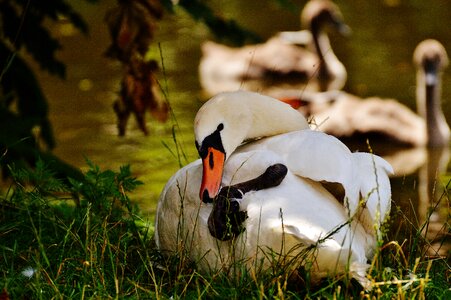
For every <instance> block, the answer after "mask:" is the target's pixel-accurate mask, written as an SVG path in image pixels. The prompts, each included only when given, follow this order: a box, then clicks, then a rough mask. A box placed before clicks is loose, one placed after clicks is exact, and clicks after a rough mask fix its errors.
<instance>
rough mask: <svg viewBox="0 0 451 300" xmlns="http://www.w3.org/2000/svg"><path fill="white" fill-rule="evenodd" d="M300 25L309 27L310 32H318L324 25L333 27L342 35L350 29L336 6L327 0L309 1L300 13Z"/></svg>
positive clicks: (346, 33)
mask: <svg viewBox="0 0 451 300" xmlns="http://www.w3.org/2000/svg"><path fill="white" fill-rule="evenodd" d="M301 25H302V27H303V28H306V29H310V30H311V31H312V33H314V32H316V33H318V31H320V30H322V29H323V27H324V26H326V25H328V26H331V27H332V28H335V29H336V30H337V31H338V32H340V33H341V34H343V35H348V34H349V33H350V31H351V30H350V28H349V26H348V25H346V24H345V22H344V18H343V15H342V14H341V11H340V9H339V8H338V6H337V5H336V4H335V3H333V2H332V1H329V0H311V1H309V2H308V3H307V4H306V5H305V7H304V9H303V10H302V13H301Z"/></svg>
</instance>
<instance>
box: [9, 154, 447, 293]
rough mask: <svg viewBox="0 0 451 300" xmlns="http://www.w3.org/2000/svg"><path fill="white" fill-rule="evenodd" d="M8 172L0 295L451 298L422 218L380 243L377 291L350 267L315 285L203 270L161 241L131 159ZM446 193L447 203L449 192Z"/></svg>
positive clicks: (277, 275) (374, 269) (302, 279)
mask: <svg viewBox="0 0 451 300" xmlns="http://www.w3.org/2000/svg"><path fill="white" fill-rule="evenodd" d="M12 173H13V176H14V179H13V183H12V184H11V187H10V188H9V189H7V190H6V191H2V192H3V193H2V198H1V202H0V241H1V243H0V254H1V257H0V270H1V273H0V291H1V290H3V292H2V296H0V299H8V298H7V297H8V296H9V298H10V299H30V298H31V299H68V298H74V299H92V298H94V299H108V298H127V297H130V298H132V299H170V298H171V299H179V298H187V299H198V298H202V299H209V298H214V299H273V298H274V299H305V298H310V299H317V298H330V299H349V298H351V297H353V298H357V299H361V298H363V299H373V298H375V299H392V298H396V299H425V298H426V299H450V298H451V290H450V288H449V287H450V277H451V270H450V267H449V264H448V262H447V261H446V260H445V259H444V258H440V257H431V256H427V255H426V252H425V250H424V249H425V245H426V241H425V240H424V238H422V235H421V234H420V233H419V229H417V228H412V236H410V237H409V239H408V241H409V242H403V241H396V239H393V240H391V241H386V242H383V243H382V244H381V247H380V249H379V251H378V253H377V255H376V257H375V258H374V260H373V261H372V263H371V269H370V276H371V278H370V279H371V280H372V282H373V289H372V290H371V291H363V290H362V289H361V288H360V287H359V285H358V284H357V283H356V282H354V281H353V280H348V279H347V278H345V277H343V278H331V279H327V280H324V281H323V282H322V283H321V284H320V285H319V286H311V285H309V283H308V274H303V273H301V272H300V273H299V274H285V273H283V272H280V270H274V271H273V272H267V273H265V274H259V275H255V274H246V273H243V275H242V276H240V277H233V278H230V277H227V276H225V275H224V274H213V275H205V274H200V273H198V272H197V271H196V268H195V265H194V264H192V263H191V262H189V261H188V260H187V259H186V257H185V256H184V255H183V253H178V254H177V255H173V256H171V257H163V256H162V255H161V254H160V253H159V252H158V251H157V250H156V249H155V247H154V244H153V239H152V235H153V224H152V223H151V222H149V220H146V219H144V218H143V217H142V216H141V215H140V212H139V209H138V208H137V207H135V206H133V204H132V203H131V202H130V199H129V196H132V195H133V189H134V188H135V187H137V186H138V185H140V184H141V183H140V182H139V181H138V180H137V179H135V178H133V177H132V176H131V172H130V169H129V168H128V167H123V168H121V169H120V170H119V171H117V172H115V171H111V170H106V171H103V170H99V169H98V168H97V167H96V166H94V165H92V164H90V170H89V171H88V172H86V173H85V174H84V179H83V180H82V181H75V180H70V181H61V180H57V179H55V178H54V176H53V173H52V171H51V170H49V169H47V168H46V166H45V165H44V164H42V163H40V164H38V168H37V169H36V170H35V171H32V172H30V171H25V170H20V169H19V170H14V169H13V170H12ZM441 201H446V202H447V204H448V207H449V203H450V199H449V195H448V194H447V193H445V194H444V195H443V198H442V200H441ZM295 275H296V276H295ZM294 278H296V280H294ZM2 297H4V298H2Z"/></svg>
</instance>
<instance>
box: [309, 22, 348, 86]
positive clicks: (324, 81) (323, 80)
mask: <svg viewBox="0 0 451 300" xmlns="http://www.w3.org/2000/svg"><path fill="white" fill-rule="evenodd" d="M312 32H313V42H314V43H313V44H314V47H315V51H316V53H317V55H318V60H319V66H318V78H319V81H320V90H321V91H327V90H329V89H331V87H330V86H329V85H330V84H331V82H332V81H333V80H334V79H335V77H336V76H337V74H338V73H340V72H342V71H343V70H342V69H344V66H343V64H342V63H341V62H340V61H339V60H338V58H337V56H335V53H334V51H333V50H332V46H331V44H330V40H329V37H328V35H327V34H326V33H325V32H324V31H323V30H321V29H315V30H312Z"/></svg>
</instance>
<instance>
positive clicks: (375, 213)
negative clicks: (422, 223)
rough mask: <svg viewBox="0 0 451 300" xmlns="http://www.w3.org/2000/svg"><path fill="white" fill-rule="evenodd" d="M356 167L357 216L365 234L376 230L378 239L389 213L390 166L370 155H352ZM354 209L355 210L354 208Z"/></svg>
mask: <svg viewBox="0 0 451 300" xmlns="http://www.w3.org/2000/svg"><path fill="white" fill-rule="evenodd" d="M353 155H354V158H355V162H356V164H357V165H358V170H359V172H358V174H357V175H358V178H356V179H357V180H358V181H359V186H360V195H361V197H362V199H363V200H362V202H361V203H360V204H359V205H361V207H362V210H361V214H360V216H359V218H360V222H361V223H362V224H364V226H365V230H366V231H367V232H374V229H375V230H376V232H377V234H378V238H380V227H381V224H382V223H383V222H384V221H385V219H386V217H387V216H388V215H389V213H390V209H391V185H390V179H389V175H391V174H393V168H392V166H391V165H390V164H389V163H388V162H387V161H386V160H385V159H383V158H381V157H379V156H377V155H374V154H370V153H354V154H353ZM354 209H355V208H354Z"/></svg>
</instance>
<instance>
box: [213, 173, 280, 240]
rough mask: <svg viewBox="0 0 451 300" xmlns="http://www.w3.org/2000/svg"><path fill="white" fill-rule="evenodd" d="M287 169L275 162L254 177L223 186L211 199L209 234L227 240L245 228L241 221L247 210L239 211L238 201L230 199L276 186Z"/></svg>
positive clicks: (244, 218)
mask: <svg viewBox="0 0 451 300" xmlns="http://www.w3.org/2000/svg"><path fill="white" fill-rule="evenodd" d="M287 171H288V169H287V167H285V166H284V165H282V164H275V165H272V166H270V167H268V168H267V169H266V171H265V172H264V173H263V174H262V175H260V176H258V177H256V178H254V179H251V180H249V181H246V182H242V183H238V184H235V185H232V186H227V187H223V188H222V189H221V191H220V192H219V194H218V196H216V198H215V199H214V201H213V209H212V211H211V213H210V216H209V218H208V229H209V230H210V234H211V235H212V236H214V237H215V238H217V239H219V240H221V241H227V240H230V239H232V238H233V237H235V236H238V235H239V234H240V233H242V232H243V231H244V230H245V227H244V225H243V223H244V221H245V220H246V219H247V212H245V211H240V204H239V202H238V201H236V200H232V199H241V198H243V195H244V194H245V193H247V192H250V191H258V190H263V189H267V188H271V187H275V186H278V185H279V184H280V183H281V182H282V180H283V179H284V178H285V175H286V174H287Z"/></svg>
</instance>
